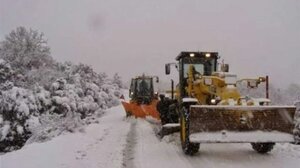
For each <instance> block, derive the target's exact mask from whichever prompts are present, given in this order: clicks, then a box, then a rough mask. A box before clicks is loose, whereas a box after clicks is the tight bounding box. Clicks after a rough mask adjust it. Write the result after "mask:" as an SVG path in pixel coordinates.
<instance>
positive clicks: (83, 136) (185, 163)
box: [0, 106, 300, 168]
mask: <svg viewBox="0 0 300 168" xmlns="http://www.w3.org/2000/svg"><path fill="white" fill-rule="evenodd" d="M155 127H156V126H155V125H153V124H151V123H150V122H149V121H146V120H142V119H126V118H125V112H124V110H123V108H122V106H118V107H115V108H111V109H110V110H108V111H107V112H106V113H105V115H104V116H103V117H101V118H100V119H99V123H98V124H92V125H89V126H88V127H86V129H85V131H84V132H78V133H74V134H66V135H62V136H59V137H57V138H54V139H53V140H51V141H48V142H45V143H35V144H31V145H27V146H25V147H24V148H23V149H21V150H18V151H15V152H11V153H7V154H5V155H2V156H0V157H1V158H0V168H18V167H22V168H41V167H43V168H108V167H112V168H152V167H156V168H165V167H172V168H177V167H178V168H179V167H180V168H182V167H185V168H190V167H193V168H194V167H205V168H209V167H223V168H227V167H246V168H248V167H249V168H250V167H251V168H252V167H266V168H268V167H270V168H271V167H272V168H276V167H285V168H287V167H291V168H293V167H299V165H298V164H299V163H300V146H294V145H290V144H284V145H282V144H277V145H276V146H275V149H274V150H273V151H272V152H271V153H270V154H267V155H260V154H257V153H256V152H254V151H253V150H252V149H251V146H250V145H249V144H201V147H200V152H199V153H198V154H197V155H196V156H193V157H189V156H185V155H184V154H183V153H182V151H181V148H180V145H179V137H178V134H173V135H170V136H167V137H165V138H164V139H162V140H160V139H159V138H157V136H155V133H154V128H155Z"/></svg>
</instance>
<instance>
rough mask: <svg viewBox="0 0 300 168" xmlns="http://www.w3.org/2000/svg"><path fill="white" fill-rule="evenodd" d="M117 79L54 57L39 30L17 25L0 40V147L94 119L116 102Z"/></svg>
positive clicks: (45, 137) (46, 137)
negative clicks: (59, 60) (62, 61)
mask: <svg viewBox="0 0 300 168" xmlns="http://www.w3.org/2000/svg"><path fill="white" fill-rule="evenodd" d="M121 83H122V81H121V79H120V77H119V76H115V77H114V79H109V78H108V77H107V75H106V74H105V73H97V72H95V71H94V70H93V68H92V67H91V66H88V65H85V64H78V65H74V64H72V63H70V62H66V63H59V62H56V61H55V60H53V59H52V57H51V55H50V48H49V47H48V45H47V41H46V40H45V39H44V37H43V34H42V33H39V32H38V31H35V30H31V29H30V30H26V29H25V28H24V27H19V28H17V29H16V30H13V31H12V32H11V33H10V34H9V35H7V36H6V38H5V39H4V41H2V42H0V152H3V151H10V150H14V149H18V148H20V147H22V146H23V145H24V144H25V142H26V141H27V143H31V142H36V141H38V142H42V141H45V140H49V139H51V138H52V137H55V136H58V135H60V134H62V133H64V132H74V131H76V130H78V129H80V127H81V126H83V125H85V124H89V123H91V122H96V118H97V117H98V116H99V115H101V114H102V113H103V111H104V110H105V109H106V108H109V107H112V106H115V105H117V104H119V99H118V98H119V97H120V95H121V93H120V87H121Z"/></svg>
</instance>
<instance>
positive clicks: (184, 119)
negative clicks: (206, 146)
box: [180, 107, 200, 156]
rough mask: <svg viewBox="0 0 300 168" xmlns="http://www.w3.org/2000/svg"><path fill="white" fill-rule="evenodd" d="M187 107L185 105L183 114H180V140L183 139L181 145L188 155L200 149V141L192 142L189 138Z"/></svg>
mask: <svg viewBox="0 0 300 168" xmlns="http://www.w3.org/2000/svg"><path fill="white" fill-rule="evenodd" d="M186 114H187V109H186V108H185V107H183V109H182V111H181V114H180V140H181V147H182V150H183V152H184V153H185V154H186V155H190V156H192V155H194V154H196V153H197V152H198V151H199V148H200V144H199V143H192V142H190V140H189V124H188V123H189V121H188V115H186Z"/></svg>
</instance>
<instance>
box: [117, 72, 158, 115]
mask: <svg viewBox="0 0 300 168" xmlns="http://www.w3.org/2000/svg"><path fill="white" fill-rule="evenodd" d="M154 80H155V82H157V83H158V82H159V78H158V77H157V76H145V75H142V76H138V77H136V78H132V79H131V84H130V89H129V97H130V101H129V102H125V101H123V102H122V104H123V106H124V108H125V111H126V116H135V117H139V118H145V117H147V116H151V117H153V118H156V119H160V117H159V113H158V111H157V110H156V105H157V102H158V95H157V93H155V92H154V84H153V83H154Z"/></svg>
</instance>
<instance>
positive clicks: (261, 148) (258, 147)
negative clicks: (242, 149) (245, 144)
mask: <svg viewBox="0 0 300 168" xmlns="http://www.w3.org/2000/svg"><path fill="white" fill-rule="evenodd" d="M251 145H252V148H253V149H254V150H255V151H256V152H258V153H261V154H264V153H268V152H270V151H271V150H272V149H273V147H274V145H275V143H251Z"/></svg>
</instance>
